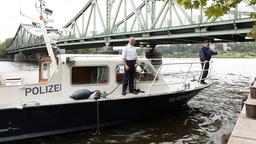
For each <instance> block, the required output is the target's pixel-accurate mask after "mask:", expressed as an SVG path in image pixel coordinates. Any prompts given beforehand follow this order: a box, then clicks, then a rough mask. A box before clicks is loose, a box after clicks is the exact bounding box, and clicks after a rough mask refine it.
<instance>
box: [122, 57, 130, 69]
mask: <svg viewBox="0 0 256 144" xmlns="http://www.w3.org/2000/svg"><path fill="white" fill-rule="evenodd" d="M123 63H124V68H125V69H126V70H128V69H129V66H128V65H127V63H126V59H125V58H123Z"/></svg>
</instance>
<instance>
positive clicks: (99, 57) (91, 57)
mask: <svg viewBox="0 0 256 144" xmlns="http://www.w3.org/2000/svg"><path fill="white" fill-rule="evenodd" d="M58 57H59V58H60V59H61V60H63V61H66V59H67V58H68V57H69V58H70V59H73V60H74V59H75V60H76V61H85V60H86V61H119V62H120V61H122V56H121V55H107V54H61V55H59V56H58ZM139 60H142V61H147V60H148V59H147V58H145V57H139Z"/></svg>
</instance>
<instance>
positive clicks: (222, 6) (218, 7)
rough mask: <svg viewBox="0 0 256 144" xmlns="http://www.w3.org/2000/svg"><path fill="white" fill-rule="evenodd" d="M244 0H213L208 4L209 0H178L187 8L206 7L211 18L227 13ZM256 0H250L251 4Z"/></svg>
mask: <svg viewBox="0 0 256 144" xmlns="http://www.w3.org/2000/svg"><path fill="white" fill-rule="evenodd" d="M241 1H242V0H212V3H211V5H209V6H208V5H207V0H177V2H178V3H179V4H180V5H182V6H184V7H185V8H187V9H191V8H195V9H198V8H200V7H201V6H202V7H204V8H205V7H206V9H207V10H206V11H205V15H206V16H207V17H208V18H209V19H210V18H212V17H219V16H222V15H225V14H226V13H227V12H228V11H229V10H230V9H231V8H235V7H236V5H237V4H239V3H240V2H241ZM208 2H209V1H208ZM255 3H256V0H250V4H255Z"/></svg>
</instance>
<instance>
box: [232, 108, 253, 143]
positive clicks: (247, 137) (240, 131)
mask: <svg viewBox="0 0 256 144" xmlns="http://www.w3.org/2000/svg"><path fill="white" fill-rule="evenodd" d="M228 144H256V119H251V118H248V117H247V116H246V113H245V106H244V107H243V110H242V111H241V113H240V115H239V118H238V120H237V123H236V125H235V127H234V129H233V132H232V134H231V137H230V138H229V141H228Z"/></svg>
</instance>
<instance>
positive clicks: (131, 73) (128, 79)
mask: <svg viewBox="0 0 256 144" xmlns="http://www.w3.org/2000/svg"><path fill="white" fill-rule="evenodd" d="M135 62H136V61H135V60H127V61H126V64H127V65H128V67H129V69H128V70H125V72H124V81H123V92H125V91H126V89H127V87H128V84H129V91H130V92H131V91H133V89H134V77H135V72H136V70H135V66H134V65H135Z"/></svg>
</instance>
